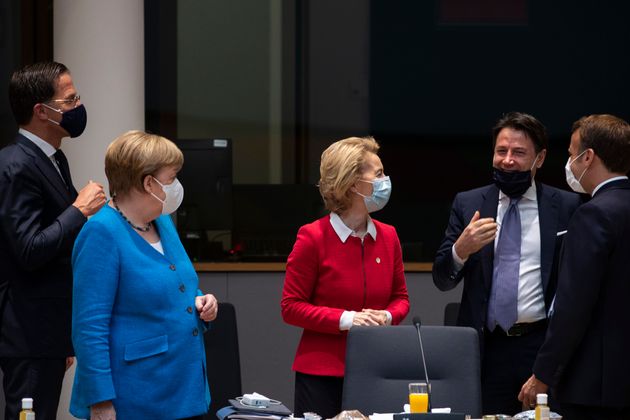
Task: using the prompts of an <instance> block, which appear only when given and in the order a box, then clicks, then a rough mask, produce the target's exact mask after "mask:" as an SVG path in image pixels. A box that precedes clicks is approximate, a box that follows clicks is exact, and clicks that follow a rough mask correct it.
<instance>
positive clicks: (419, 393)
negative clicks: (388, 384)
mask: <svg viewBox="0 0 630 420" xmlns="http://www.w3.org/2000/svg"><path fill="white" fill-rule="evenodd" d="M428 408H429V393H428V387H427V384H426V383H424V382H413V383H410V384H409V410H410V411H411V412H412V413H426V412H427V410H428Z"/></svg>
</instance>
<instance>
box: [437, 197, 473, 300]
mask: <svg viewBox="0 0 630 420" xmlns="http://www.w3.org/2000/svg"><path fill="white" fill-rule="evenodd" d="M460 197H461V196H460V194H458V195H457V196H455V200H454V201H453V206H452V208H451V214H450V217H449V221H448V226H447V228H446V233H445V235H444V239H443V240H442V243H441V244H440V247H439V248H438V251H437V254H436V256H435V261H434V262H433V271H432V273H433V283H435V285H436V286H437V288H438V289H440V290H442V291H445V290H451V289H453V288H454V287H456V286H457V285H458V284H459V282H460V281H461V280H462V278H463V277H464V272H465V270H466V266H465V265H464V268H462V269H461V270H459V271H457V270H456V268H455V263H454V261H453V251H452V248H453V245H454V244H455V242H456V241H457V239H458V238H459V236H460V235H461V234H462V232H463V231H464V229H465V228H466V226H467V225H468V221H466V220H464V217H463V210H462V203H461V198H460Z"/></svg>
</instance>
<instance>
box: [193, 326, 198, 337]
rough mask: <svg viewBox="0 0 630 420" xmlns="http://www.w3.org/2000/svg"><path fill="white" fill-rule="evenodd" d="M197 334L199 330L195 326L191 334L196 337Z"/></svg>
mask: <svg viewBox="0 0 630 420" xmlns="http://www.w3.org/2000/svg"><path fill="white" fill-rule="evenodd" d="M198 335H199V330H198V329H197V328H195V329H194V330H193V336H195V337H197V336H198Z"/></svg>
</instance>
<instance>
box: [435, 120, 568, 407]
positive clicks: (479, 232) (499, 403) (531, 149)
mask: <svg viewBox="0 0 630 420" xmlns="http://www.w3.org/2000/svg"><path fill="white" fill-rule="evenodd" d="M493 141H494V145H493V146H494V155H493V159H492V166H493V179H494V183H493V184H491V185H487V186H485V187H481V188H476V189H473V190H470V191H465V192H461V193H459V194H457V195H456V197H455V200H454V202H453V206H452V209H451V215H450V219H449V223H448V227H447V229H446V234H445V237H444V239H443V241H442V244H441V245H440V247H439V249H438V252H437V255H436V258H435V262H434V264H433V282H434V283H435V285H436V286H437V287H438V288H439V289H440V290H450V289H453V288H454V287H456V286H457V285H458V284H459V282H460V281H462V280H463V281H464V290H463V294H462V300H461V305H460V309H459V314H458V324H459V325H463V326H468V327H473V328H475V329H477V331H478V332H479V340H480V345H481V355H482V372H481V385H482V403H483V412H484V413H486V414H498V413H502V414H509V415H513V414H515V413H517V412H519V411H521V408H522V407H521V403H520V402H519V401H518V399H517V396H518V392H519V390H520V387H521V384H522V383H523V382H524V380H526V379H527V378H528V377H529V376H530V374H531V367H532V364H533V362H534V359H535V357H536V353H537V352H538V348H539V347H540V345H541V344H542V342H543V339H544V337H545V331H546V326H547V311H548V309H549V306H550V304H551V301H552V299H553V296H554V293H555V289H556V280H557V278H556V273H557V254H558V249H559V246H560V242H561V240H562V238H563V233H564V232H565V231H566V229H567V224H568V221H569V218H570V216H571V214H572V213H573V211H575V209H576V208H577V206H578V205H579V203H580V198H579V196H578V195H577V194H573V193H569V192H566V191H562V190H559V189H556V188H553V187H550V186H548V185H545V184H542V183H540V182H535V181H534V180H535V175H536V172H537V170H538V169H540V168H541V167H542V165H543V163H544V161H545V157H546V154H547V136H546V132H545V128H544V126H543V125H542V124H541V123H540V122H539V121H538V120H537V119H536V118H534V117H532V116H531V115H528V114H523V113H519V112H511V113H508V114H506V115H504V116H503V117H502V118H501V119H500V120H499V121H498V122H497V124H496V126H495V127H494V129H493Z"/></svg>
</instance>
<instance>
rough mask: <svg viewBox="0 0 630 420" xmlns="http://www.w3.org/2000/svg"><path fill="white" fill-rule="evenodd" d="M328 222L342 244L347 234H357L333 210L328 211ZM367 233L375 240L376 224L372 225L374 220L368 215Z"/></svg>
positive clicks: (346, 238)
mask: <svg viewBox="0 0 630 420" xmlns="http://www.w3.org/2000/svg"><path fill="white" fill-rule="evenodd" d="M330 224H331V225H332V227H333V229H334V230H335V233H336V234H337V236H339V239H341V242H343V243H344V244H345V243H346V241H347V240H348V237H349V236H351V235H352V236H357V235H355V234H354V231H353V230H352V229H350V228H349V227H348V226H346V224H345V223H344V222H343V220H341V217H339V215H338V214H337V213H335V212H332V213H330ZM367 234H368V235H370V236H371V237H372V239H374V240H375V241H376V226H374V222H373V221H372V218H371V217H370V216H368V218H367Z"/></svg>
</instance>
